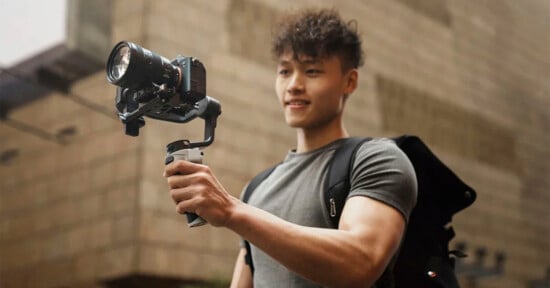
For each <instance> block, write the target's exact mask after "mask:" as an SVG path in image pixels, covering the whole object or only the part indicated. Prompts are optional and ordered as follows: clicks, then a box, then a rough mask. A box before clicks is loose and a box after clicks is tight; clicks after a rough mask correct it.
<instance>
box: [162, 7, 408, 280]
mask: <svg viewBox="0 0 550 288" xmlns="http://www.w3.org/2000/svg"><path fill="white" fill-rule="evenodd" d="M278 28H279V31H278V33H277V34H276V35H275V38H274V43H273V52H274V56H275V57H276V58H277V61H278V68H277V77H276V81H275V87H276V92H277V96H278V98H279V102H280V104H281V106H282V108H283V111H284V116H285V120H286V122H287V124H288V125H289V126H290V127H292V128H294V129H296V133H297V134H296V135H297V143H296V145H297V146H296V149H295V150H292V151H290V152H289V153H288V155H287V157H286V159H285V160H284V162H283V163H282V164H280V165H279V166H278V168H277V169H275V170H274V171H273V173H272V174H271V175H270V176H269V177H268V178H267V179H265V180H264V181H263V182H262V183H261V184H260V185H259V186H258V187H257V188H256V191H255V192H254V193H253V194H252V197H251V198H250V200H249V204H245V203H243V202H241V201H240V200H239V199H237V198H235V197H233V196H231V195H230V194H229V193H228V192H227V191H226V190H225V189H224V188H223V186H222V185H221V184H220V183H219V182H218V181H217V179H216V178H215V176H214V175H213V174H212V172H211V171H210V169H209V168H208V167H207V166H204V165H199V164H194V163H189V162H185V161H178V162H174V163H172V164H170V165H168V166H167V167H166V170H165V176H166V177H167V178H168V184H169V187H170V193H171V196H172V198H173V200H174V201H175V202H176V204H177V211H178V212H179V213H184V212H186V211H187V212H194V213H196V214H198V215H200V216H201V217H203V218H204V219H205V220H207V221H208V222H209V223H210V224H211V225H214V226H223V227H226V228H228V229H231V230H232V231H234V232H235V233H237V234H239V235H240V236H241V237H242V238H243V239H246V240H247V241H249V243H251V251H252V259H253V263H254V266H255V271H254V275H252V273H251V271H250V268H249V267H248V266H247V265H246V264H245V262H244V255H245V253H246V250H245V249H244V248H242V249H241V252H240V255H239V257H238V258H237V262H236V265H235V270H234V275H233V281H232V284H231V287H253V286H255V287H260V288H263V287H323V286H327V287H371V286H372V285H374V284H375V282H376V281H377V279H379V278H380V276H381V275H382V273H383V272H384V270H385V268H386V267H387V265H388V263H389V262H390V260H391V258H392V256H393V255H394V254H395V252H396V251H397V249H398V247H399V244H400V241H401V238H402V236H403V234H404V230H405V226H406V222H407V219H408V217H409V214H410V212H411V210H412V208H413V206H414V205H415V201H416V180H415V179H416V178H415V175H414V170H413V168H412V165H411V164H410V162H409V161H408V159H407V157H406V156H405V155H404V154H403V153H402V152H401V150H400V149H399V148H398V147H397V146H396V145H395V144H394V143H393V142H392V141H390V140H385V139H377V140H372V141H369V142H366V143H365V144H363V145H362V146H361V147H360V148H359V149H358V151H357V154H356V157H355V161H354V166H353V168H352V172H351V173H352V174H351V191H350V194H349V195H350V196H349V197H348V200H347V201H346V204H345V207H344V209H343V212H342V216H341V218H340V222H339V225H338V229H331V228H330V227H331V224H330V219H329V216H328V212H327V211H326V208H325V205H324V202H323V198H322V197H323V196H322V195H323V183H324V179H325V177H326V168H327V167H328V161H329V160H330V159H331V156H332V155H333V153H334V150H335V149H336V148H337V147H339V145H341V143H342V141H340V140H341V139H342V138H346V137H349V136H348V133H347V132H346V130H345V128H344V126H343V121H342V113H343V109H344V104H345V102H346V98H347V97H348V96H349V95H350V94H351V93H352V92H353V91H354V90H355V88H356V87H357V81H358V68H359V67H360V66H361V64H362V52H361V41H360V39H359V36H358V34H357V32H356V31H355V29H354V27H353V25H350V24H347V23H345V22H343V21H342V19H341V18H340V16H339V15H338V13H337V12H335V11H334V10H305V11H300V12H298V13H295V14H291V15H288V16H287V17H286V18H284V19H282V22H281V24H280V26H278Z"/></svg>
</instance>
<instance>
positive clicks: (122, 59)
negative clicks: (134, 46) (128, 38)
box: [110, 46, 131, 80]
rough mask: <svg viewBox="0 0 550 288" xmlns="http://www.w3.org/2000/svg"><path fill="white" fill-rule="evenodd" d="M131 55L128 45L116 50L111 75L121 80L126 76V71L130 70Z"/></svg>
mask: <svg viewBox="0 0 550 288" xmlns="http://www.w3.org/2000/svg"><path fill="white" fill-rule="evenodd" d="M130 57H131V54H130V48H128V46H122V47H120V49H118V51H116V52H115V58H114V59H113V63H112V64H113V66H112V67H111V71H110V75H111V76H112V78H113V79H114V80H119V79H120V78H122V76H124V73H126V70H128V65H130Z"/></svg>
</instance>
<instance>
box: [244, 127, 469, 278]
mask: <svg viewBox="0 0 550 288" xmlns="http://www.w3.org/2000/svg"><path fill="white" fill-rule="evenodd" d="M370 139H371V138H347V139H345V140H344V141H345V142H344V143H343V144H342V145H341V146H340V147H339V148H338V149H337V150H336V151H335V152H334V156H333V158H332V160H331V163H330V164H329V172H328V173H329V174H328V177H327V180H326V183H325V184H324V185H325V192H324V193H325V199H324V200H325V204H326V207H327V210H328V211H329V215H330V216H331V221H332V226H333V227H334V228H336V227H338V221H339V219H340V215H341V212H342V209H343V207H344V204H345V201H346V198H347V195H348V193H349V189H350V178H349V177H350V172H351V167H353V160H354V158H355V152H356V151H357V149H358V148H359V147H360V146H361V144H363V143H364V142H365V141H369V140H370ZM393 140H394V141H395V143H396V144H397V146H398V147H399V148H400V149H401V150H402V151H403V152H404V153H405V154H406V155H407V157H408V158H409V160H410V161H411V163H412V165H413V167H414V169H415V172H416V178H417V182H418V198H417V203H416V206H415V208H414V209H413V211H412V213H411V216H410V219H409V222H408V225H407V231H406V233H405V236H404V239H403V241H402V243H401V247H400V250H399V252H398V253H399V254H398V257H397V258H394V259H393V260H394V261H392V263H391V264H390V267H388V269H387V270H386V273H385V275H383V276H382V277H381V279H379V281H377V283H376V287H397V288H403V287H412V288H415V287H422V288H430V287H441V288H456V287H459V285H458V281H457V278H456V275H455V273H454V262H455V257H464V256H465V255H464V254H463V253H461V252H460V251H449V241H450V240H451V239H452V238H453V237H454V236H455V233H454V230H453V228H452V227H451V226H450V225H449V224H450V222H451V220H452V216H453V215H454V214H455V213H457V212H459V211H460V210H462V209H464V208H466V207H468V206H470V205H471V204H472V203H473V202H474V201H475V199H476V192H475V191H474V190H473V189H472V188H471V187H469V186H468V185H466V184H465V183H464V182H462V181H461V180H460V179H459V178H458V177H457V176H456V175H455V174H454V173H453V172H452V171H451V170H450V169H449V168H448V167H447V166H445V164H443V163H442V162H441V161H440V160H439V159H438V158H437V157H436V156H435V155H434V154H433V153H432V152H431V151H430V149H428V147H427V146H426V145H425V144H424V143H423V142H422V140H420V138H418V137H416V136H408V135H403V136H400V137H396V138H393ZM276 167H277V166H274V167H271V168H269V169H267V170H265V171H263V172H261V173H260V174H258V175H257V176H256V177H254V178H253V179H252V180H251V181H250V183H249V185H248V187H247V188H246V190H245V192H244V194H243V197H242V198H243V201H244V202H247V201H248V199H249V198H250V195H251V194H252V192H253V191H254V189H255V188H256V187H257V186H258V185H259V184H260V183H261V182H262V181H263V180H264V179H265V178H266V177H268V176H269V174H271V172H273V170H274V169H275V168H276ZM334 208H336V209H334ZM245 247H246V249H247V257H246V259H245V260H246V263H247V264H248V265H249V266H250V268H251V270H252V272H253V271H254V266H253V263H252V257H251V252H250V244H249V243H248V242H247V241H245ZM388 274H389V275H388ZM382 278H384V279H382Z"/></svg>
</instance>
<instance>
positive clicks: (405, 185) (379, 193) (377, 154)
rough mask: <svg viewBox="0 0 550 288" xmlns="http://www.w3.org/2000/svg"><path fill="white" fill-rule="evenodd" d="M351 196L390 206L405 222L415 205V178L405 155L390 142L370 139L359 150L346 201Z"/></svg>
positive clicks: (388, 140)
mask: <svg viewBox="0 0 550 288" xmlns="http://www.w3.org/2000/svg"><path fill="white" fill-rule="evenodd" d="M354 196H366V197H370V198H372V199H375V200H378V201H381V202H383V203H385V204H387V205H390V206H391V207H393V208H395V209H397V210H398V211H399V212H401V214H402V215H403V217H404V218H405V220H406V221H407V222H408V220H409V216H410V214H411V211H412V209H413V208H414V206H415V205H416V197H417V183H416V175H415V172H414V168H413V166H412V164H411V162H410V161H409V159H408V158H407V155H405V153H404V152H403V151H401V149H399V147H397V145H396V144H395V143H394V142H393V141H392V140H390V139H373V140H371V141H367V142H365V143H364V144H362V146H361V147H359V149H358V151H357V154H356V156H355V161H354V163H353V168H352V172H351V190H350V193H349V196H348V198H349V197H354Z"/></svg>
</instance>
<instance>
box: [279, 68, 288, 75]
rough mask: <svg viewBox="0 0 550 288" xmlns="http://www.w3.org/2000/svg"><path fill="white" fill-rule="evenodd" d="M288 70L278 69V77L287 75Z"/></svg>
mask: <svg viewBox="0 0 550 288" xmlns="http://www.w3.org/2000/svg"><path fill="white" fill-rule="evenodd" d="M288 73H289V72H288V69H280V70H279V75H282V76H285V75H288Z"/></svg>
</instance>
